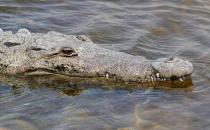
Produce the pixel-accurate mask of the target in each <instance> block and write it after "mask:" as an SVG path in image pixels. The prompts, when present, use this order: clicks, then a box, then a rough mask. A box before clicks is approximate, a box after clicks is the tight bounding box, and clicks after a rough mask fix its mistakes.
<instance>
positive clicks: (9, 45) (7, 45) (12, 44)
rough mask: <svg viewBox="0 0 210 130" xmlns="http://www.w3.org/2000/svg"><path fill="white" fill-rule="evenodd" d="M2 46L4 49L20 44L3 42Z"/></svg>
mask: <svg viewBox="0 0 210 130" xmlns="http://www.w3.org/2000/svg"><path fill="white" fill-rule="evenodd" d="M4 45H5V46H6V47H13V46H18V45H21V44H20V43H17V42H5V43H4Z"/></svg>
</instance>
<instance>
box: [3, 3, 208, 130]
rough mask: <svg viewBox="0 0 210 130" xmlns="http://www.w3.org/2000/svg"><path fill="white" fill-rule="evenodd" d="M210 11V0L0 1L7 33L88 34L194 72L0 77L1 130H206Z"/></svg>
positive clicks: (111, 46)
mask: <svg viewBox="0 0 210 130" xmlns="http://www.w3.org/2000/svg"><path fill="white" fill-rule="evenodd" d="M209 12H210V2H209V1H207V0H173V1H169V0H132V1H128V0H115V1H111V0H103V1H96V0H88V1H87V0H83V1H78V0H50V1H49V0H48V1H47V0H1V1H0V27H1V28H3V29H4V30H12V31H16V30H17V29H19V28H21V27H25V28H28V29H30V30H31V31H33V32H42V33H44V32H47V31H51V30H53V31H58V32H62V33H66V34H87V35H88V36H90V37H91V38H92V39H93V41H94V42H95V43H96V44H100V46H103V47H106V48H109V49H113V50H117V51H123V52H127V53H130V54H133V55H143V56H145V57H147V58H149V59H158V58H161V57H171V56H177V57H181V58H184V59H187V60H189V61H191V62H192V63H193V65H194V68H195V72H194V73H193V75H192V80H191V79H188V80H187V82H184V83H182V82H158V83H149V84H136V83H122V82H116V81H109V80H104V79H81V78H69V77H62V76H48V77H45V76H43V77H28V78H24V77H18V78H17V77H5V76H0V81H1V82H0V130H11V129H12V130H13V129H14V130H24V129H27V130H28V129H30V130H75V129H77V130H97V129H100V130H142V129H143V130H158V129H159V130H198V129H202V130H209V128H210V120H209V117H210V111H209V107H210V101H209V98H210V95H209V93H210V87H209V86H210V82H209V79H210V69H209V66H210V60H209V58H210V57H209V56H210V37H209V35H210V13H209ZM46 79H47V80H46Z"/></svg>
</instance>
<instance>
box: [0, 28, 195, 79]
mask: <svg viewBox="0 0 210 130" xmlns="http://www.w3.org/2000/svg"><path fill="white" fill-rule="evenodd" d="M0 73H2V74H8V75H16V74H22V75H33V74H40V75H42V74H62V75H68V76H73V77H105V78H108V79H110V78H111V79H116V80H122V81H135V82H155V81H165V80H180V81H183V80H185V78H186V77H190V76H191V74H192V73H193V65H192V63H191V62H189V61H187V60H184V59H181V58H178V57H170V58H160V59H156V60H149V59H147V58H145V57H144V56H138V55H130V54H127V53H125V52H118V51H114V50H110V49H106V48H103V47H101V46H99V45H97V44H94V43H93V42H92V41H91V39H90V38H89V37H88V36H86V35H66V34H63V33H59V32H55V31H50V32H48V33H45V34H43V33H32V32H30V31H29V30H27V29H25V28H22V29H19V30H18V31H17V32H16V33H13V32H12V31H4V30H2V29H0Z"/></svg>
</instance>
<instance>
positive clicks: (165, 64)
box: [151, 57, 193, 78]
mask: <svg viewBox="0 0 210 130" xmlns="http://www.w3.org/2000/svg"><path fill="white" fill-rule="evenodd" d="M151 65H152V67H153V68H154V69H155V70H156V71H157V72H158V73H159V75H160V77H162V78H182V77H184V76H188V75H191V74H192V73H193V65H192V63H190V62H189V61H186V60H183V59H180V58H177V57H176V58H161V59H158V60H156V61H154V62H152V63H151Z"/></svg>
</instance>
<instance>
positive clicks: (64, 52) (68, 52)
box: [61, 48, 75, 55]
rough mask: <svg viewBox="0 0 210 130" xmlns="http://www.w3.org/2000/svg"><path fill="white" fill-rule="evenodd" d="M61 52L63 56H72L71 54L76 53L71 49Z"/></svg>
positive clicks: (64, 49)
mask: <svg viewBox="0 0 210 130" xmlns="http://www.w3.org/2000/svg"><path fill="white" fill-rule="evenodd" d="M61 52H62V53H63V54H66V55H71V54H72V53H74V52H75V51H73V50H72V49H71V48H63V49H62V50H61Z"/></svg>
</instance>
